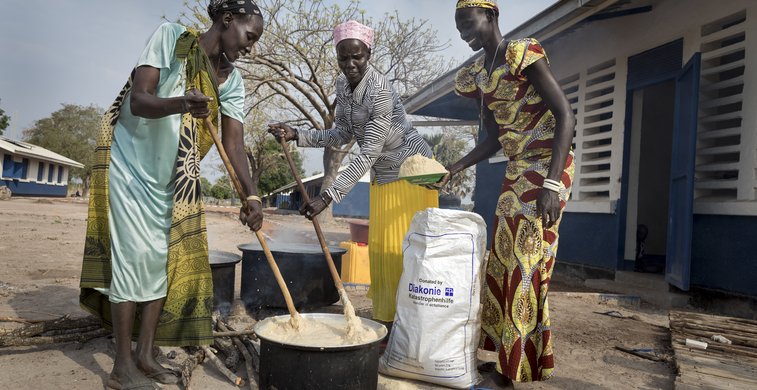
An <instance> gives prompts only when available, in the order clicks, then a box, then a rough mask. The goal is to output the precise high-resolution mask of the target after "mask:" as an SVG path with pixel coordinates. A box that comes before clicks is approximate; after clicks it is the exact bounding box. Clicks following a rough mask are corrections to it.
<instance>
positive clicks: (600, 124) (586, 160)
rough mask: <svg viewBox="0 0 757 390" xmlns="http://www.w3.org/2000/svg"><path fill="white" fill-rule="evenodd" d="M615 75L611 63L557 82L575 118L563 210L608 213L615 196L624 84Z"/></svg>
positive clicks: (614, 67)
mask: <svg viewBox="0 0 757 390" xmlns="http://www.w3.org/2000/svg"><path fill="white" fill-rule="evenodd" d="M617 75H618V67H617V62H616V60H615V59H612V60H609V61H605V62H602V63H599V64H595V65H594V66H591V67H589V68H588V69H586V70H585V71H583V72H581V73H578V74H573V75H570V76H568V77H565V78H563V79H561V80H559V82H560V85H561V86H562V88H563V91H564V92H565V95H566V96H567V97H568V101H569V102H570V104H571V107H572V108H573V113H574V114H575V115H576V131H575V133H574V138H573V150H574V152H575V155H576V160H575V162H576V171H575V178H574V180H573V191H572V194H571V202H569V203H568V211H586V212H612V206H611V205H612V202H613V201H615V200H617V199H618V197H619V194H620V188H619V185H618V184H617V183H619V180H620V173H621V164H622V150H623V149H622V142H623V114H624V108H623V103H622V102H621V103H620V104H619V103H618V98H619V97H620V96H621V95H622V93H623V91H625V85H621V83H622V77H617ZM621 101H625V99H621Z"/></svg>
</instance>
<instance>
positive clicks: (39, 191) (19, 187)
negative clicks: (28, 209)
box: [0, 180, 68, 197]
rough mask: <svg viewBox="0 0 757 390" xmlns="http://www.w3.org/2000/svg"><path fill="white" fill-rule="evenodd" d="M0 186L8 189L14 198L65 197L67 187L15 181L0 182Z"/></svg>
mask: <svg viewBox="0 0 757 390" xmlns="http://www.w3.org/2000/svg"><path fill="white" fill-rule="evenodd" d="M0 186H7V187H8V188H10V190H11V193H12V194H13V195H14V196H56V197H65V196H66V195H67V194H68V186H54V185H48V184H39V183H27V182H20V181H16V180H0Z"/></svg>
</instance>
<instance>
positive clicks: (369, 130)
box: [297, 66, 431, 202]
mask: <svg viewBox="0 0 757 390" xmlns="http://www.w3.org/2000/svg"><path fill="white" fill-rule="evenodd" d="M353 137H354V138H355V139H356V140H357V144H358V145H359V146H360V154H359V155H358V156H357V158H355V159H354V160H353V161H352V162H351V163H350V165H349V166H348V167H347V168H346V169H345V170H344V171H342V172H341V173H340V174H339V175H338V176H337V178H336V180H335V181H334V183H333V184H332V185H331V187H329V188H327V189H326V190H325V192H326V193H328V194H329V196H331V198H332V199H333V200H334V201H335V202H339V201H341V200H342V198H344V196H345V195H347V193H348V192H350V190H351V189H352V187H353V186H354V185H355V183H357V182H358V181H359V180H360V178H361V177H363V175H365V173H366V172H368V170H369V169H371V168H373V170H372V172H371V176H372V180H375V181H376V183H378V184H386V183H390V182H393V181H395V180H397V174H398V173H399V169H400V165H402V162H403V161H405V159H406V158H408V157H410V156H413V155H415V154H418V153H420V154H422V155H424V156H426V157H431V148H430V147H429V146H428V144H427V143H426V141H424V140H423V138H422V137H421V136H420V134H418V131H417V130H416V129H415V128H413V126H412V124H411V123H410V121H408V120H407V116H406V114H405V108H404V107H402V102H401V101H400V97H399V95H398V94H397V92H395V91H394V89H393V88H392V86H391V84H390V83H389V82H388V81H387V79H386V77H385V76H384V75H383V74H381V73H380V72H378V71H377V70H376V69H374V68H373V67H372V66H368V69H367V70H366V72H365V76H363V79H362V80H361V81H360V84H358V86H357V87H356V88H355V90H354V91H352V89H351V88H350V85H349V83H348V82H347V79H346V78H345V77H344V75H343V74H341V75H339V77H337V81H336V127H334V128H333V129H329V130H300V131H299V140H298V141H297V145H298V146H304V147H327V146H339V145H344V144H347V143H349V142H350V141H351V140H352V139H353Z"/></svg>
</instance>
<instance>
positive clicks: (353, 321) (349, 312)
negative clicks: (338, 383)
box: [279, 138, 360, 335]
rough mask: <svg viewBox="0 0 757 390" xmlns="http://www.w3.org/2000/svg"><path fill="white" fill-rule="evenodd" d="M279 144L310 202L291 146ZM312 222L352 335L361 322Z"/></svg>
mask: <svg viewBox="0 0 757 390" xmlns="http://www.w3.org/2000/svg"><path fill="white" fill-rule="evenodd" d="M279 143H280V144H281V149H283V150H284V156H286V159H287V162H288V163H289V168H290V169H291V170H292V174H293V175H294V179H295V180H296V181H297V187H298V188H299V189H300V192H301V193H302V199H303V200H304V201H305V202H310V197H309V196H308V192H307V191H306V190H305V185H304V184H302V179H300V174H299V173H298V172H297V168H296V167H295V165H294V160H292V155H291V154H290V153H289V146H288V145H287V143H286V141H284V139H283V138H279ZM312 222H313V227H314V228H315V234H316V235H317V236H318V241H319V242H320V243H321V249H322V250H323V254H324V255H326V263H328V265H329V271H331V277H332V278H333V279H334V285H336V289H337V291H339V297H340V298H341V299H342V305H343V306H344V314H345V316H346V317H347V334H348V335H352V334H354V332H355V327H356V326H358V325H359V324H360V323H359V320H357V317H356V316H355V308H354V307H353V306H352V303H351V302H350V298H349V297H348V296H347V291H345V290H344V285H343V284H342V278H341V277H339V273H338V272H337V271H336V266H335V265H334V259H332V258H331V252H330V251H329V247H328V245H327V244H326V239H325V238H324V236H323V231H322V230H321V224H320V223H318V220H317V219H316V218H313V219H312Z"/></svg>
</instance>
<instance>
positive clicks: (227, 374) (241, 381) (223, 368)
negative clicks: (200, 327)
mask: <svg viewBox="0 0 757 390" xmlns="http://www.w3.org/2000/svg"><path fill="white" fill-rule="evenodd" d="M202 349H203V350H204V351H205V358H207V359H208V360H210V362H211V363H213V365H214V366H215V367H216V368H217V369H218V371H220V372H221V374H223V375H224V376H225V377H226V378H228V379H229V380H230V381H231V383H233V384H234V385H236V386H237V387H242V386H244V379H242V378H240V377H238V376H237V375H236V374H234V373H233V372H231V371H229V369H228V368H226V366H225V365H224V364H223V362H222V361H221V359H219V358H218V357H217V356H216V355H215V354H214V353H213V351H211V350H210V348H208V347H202Z"/></svg>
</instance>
